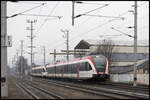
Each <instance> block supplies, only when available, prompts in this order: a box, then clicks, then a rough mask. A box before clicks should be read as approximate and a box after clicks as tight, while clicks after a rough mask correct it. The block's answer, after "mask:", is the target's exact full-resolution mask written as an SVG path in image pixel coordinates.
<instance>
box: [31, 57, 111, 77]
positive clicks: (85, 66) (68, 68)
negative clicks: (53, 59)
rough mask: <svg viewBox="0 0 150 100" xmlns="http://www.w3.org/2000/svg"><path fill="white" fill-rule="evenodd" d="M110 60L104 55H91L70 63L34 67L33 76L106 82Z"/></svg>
mask: <svg viewBox="0 0 150 100" xmlns="http://www.w3.org/2000/svg"><path fill="white" fill-rule="evenodd" d="M108 67H109V66H108V59H107V58H106V57H105V56H103V55H89V56H85V57H81V58H75V59H73V60H69V61H63V62H57V63H55V64H48V65H45V66H38V67H33V68H32V72H31V75H32V76H37V77H49V78H61V79H77V80H89V79H96V80H98V79H99V80H106V79H108V78H109V68H108Z"/></svg>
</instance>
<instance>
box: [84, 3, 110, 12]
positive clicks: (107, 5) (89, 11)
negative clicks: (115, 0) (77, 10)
mask: <svg viewBox="0 0 150 100" xmlns="http://www.w3.org/2000/svg"><path fill="white" fill-rule="evenodd" d="M108 5H109V4H105V5H104V6H101V7H98V8H96V9H93V10H90V11H87V12H85V13H84V14H87V13H90V12H92V11H95V10H97V9H101V8H104V7H106V6H108Z"/></svg>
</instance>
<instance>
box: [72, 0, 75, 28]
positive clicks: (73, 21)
mask: <svg viewBox="0 0 150 100" xmlns="http://www.w3.org/2000/svg"><path fill="white" fill-rule="evenodd" d="M74 2H75V1H72V26H74V4H75V3H74Z"/></svg>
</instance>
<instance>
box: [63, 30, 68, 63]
mask: <svg viewBox="0 0 150 100" xmlns="http://www.w3.org/2000/svg"><path fill="white" fill-rule="evenodd" d="M61 31H62V32H64V34H65V32H66V33H67V43H66V44H67V60H69V31H68V30H62V29H61ZM64 38H66V34H65V37H64Z"/></svg>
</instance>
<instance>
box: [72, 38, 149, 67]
mask: <svg viewBox="0 0 150 100" xmlns="http://www.w3.org/2000/svg"><path fill="white" fill-rule="evenodd" d="M113 42H114V45H115V46H114V49H113V54H112V66H127V65H132V64H133V63H134V53H133V52H134V46H133V42H132V41H113ZM99 43H100V40H81V41H80V42H79V43H78V44H77V45H76V46H75V48H74V51H82V52H83V51H85V52H83V53H82V55H79V54H78V55H77V54H75V55H74V56H75V57H80V56H85V55H90V54H92V53H94V52H96V50H97V47H98V45H99ZM146 58H149V45H148V43H147V42H146V43H143V41H142V42H141V41H138V46H137V61H138V60H142V59H146Z"/></svg>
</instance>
